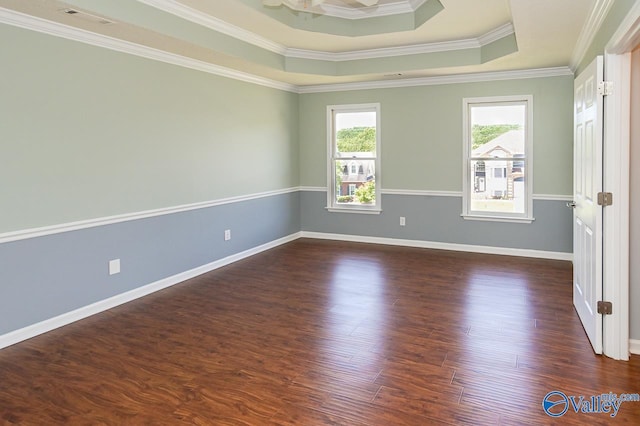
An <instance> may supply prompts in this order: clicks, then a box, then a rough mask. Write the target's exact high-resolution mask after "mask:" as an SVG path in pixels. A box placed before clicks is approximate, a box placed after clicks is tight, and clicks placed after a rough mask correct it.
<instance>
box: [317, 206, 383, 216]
mask: <svg viewBox="0 0 640 426" xmlns="http://www.w3.org/2000/svg"><path fill="white" fill-rule="evenodd" d="M325 208H326V209H327V211H329V212H331V213H359V214H380V213H382V210H381V209H380V208H371V209H363V208H357V207H350V208H345V207H342V208H340V207H325Z"/></svg>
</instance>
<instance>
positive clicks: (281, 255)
mask: <svg viewBox="0 0 640 426" xmlns="http://www.w3.org/2000/svg"><path fill="white" fill-rule="evenodd" d="M571 274H572V272H571V264H570V263H569V262H560V261H549V260H536V259H523V258H515V257H506V256H492V255H482V254H470V253H457V252H445V251H435V250H425V249H415V248H403V247H391V246H376V245H369V244H357V243H344V242H332V241H320V240H309V239H300V240H297V241H294V242H292V243H289V244H286V245H284V246H280V247H278V248H275V249H273V250H270V251H268V252H264V253H261V254H259V255H256V256H253V257H251V258H248V259H245V260H243V261H240V262H237V263H235V264H233V265H229V266H227V267H224V268H221V269H218V270H216V271H213V272H211V273H208V274H206V275H202V276H200V277H197V278H195V279H192V280H189V281H187V282H185V283H182V284H180V285H177V286H174V287H172V288H169V289H166V290H164V291H161V292H158V293H155V294H153V295H150V296H148V297H146V298H143V299H140V300H137V301H134V302H131V303H128V304H126V305H123V306H120V307H118V308H115V309H112V310H110V311H108V312H105V313H102V314H99V315H96V316H93V317H90V318H87V319H86V320H83V321H79V322H77V323H74V324H71V325H68V326H66V327H63V328H60V329H58V330H55V331H52V332H50V333H47V334H45V335H41V336H38V337H36V338H33V339H31V340H29V341H25V342H22V343H19V344H17V345H14V346H11V347H8V348H5V349H3V350H0V421H1V422H3V423H4V424H26V425H57V424H87V425H89V424H113V425H120V424H134V425H138V424H154V425H162V424H196V425H227V424H229V425H327V424H329V425H428V424H471V425H498V424H500V425H533V424H570V425H571V424H574V425H579V424H580V425H582V424H640V402H625V403H622V405H621V406H620V410H619V411H618V414H617V415H616V416H615V417H613V418H612V417H611V416H610V415H609V414H606V413H596V414H586V413H576V412H574V410H573V409H571V408H570V409H569V410H568V412H567V413H566V414H564V415H563V416H562V417H559V418H557V419H554V418H552V417H550V416H548V415H547V414H545V413H544V411H543V409H542V400H543V398H544V396H545V395H546V394H547V393H548V392H550V391H554V390H557V391H561V392H564V393H565V394H566V395H568V396H577V397H579V396H585V397H586V398H590V397H591V396H592V395H600V394H604V393H609V392H613V393H616V394H622V393H637V392H640V357H638V356H633V357H632V359H631V361H629V362H620V361H613V360H610V359H608V358H605V357H602V356H596V355H594V354H593V352H592V350H591V347H590V346H589V343H588V340H587V337H586V335H585V333H584V331H583V329H582V327H581V325H580V322H579V320H578V318H577V316H576V314H575V312H574V309H573V307H572V304H571Z"/></svg>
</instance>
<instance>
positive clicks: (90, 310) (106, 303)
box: [0, 232, 300, 349]
mask: <svg viewBox="0 0 640 426" xmlns="http://www.w3.org/2000/svg"><path fill="white" fill-rule="evenodd" d="M298 238H300V233H299V232H297V233H294V234H291V235H288V236H286V237H282V238H279V239H277V240H274V241H270V242H268V243H265V244H262V245H260V246H257V247H254V248H251V249H248V250H245V251H242V252H240V253H236V254H233V255H231V256H227V257H225V258H222V259H219V260H216V261H214V262H211V263H207V264H206V265H202V266H199V267H197V268H194V269H191V270H189V271H185V272H181V273H179V274H176V275H173V276H170V277H167V278H164V279H161V280H159V281H156V282H153V283H151V284H147V285H144V286H142V287H138V288H135V289H133V290H130V291H127V292H125V293H121V294H117V295H115V296H112V297H109V298H108V299H104V300H101V301H99V302H95V303H92V304H90V305H87V306H83V307H81V308H78V309H75V310H73V311H70V312H66V313H64V314H61V315H58V316H56V317H53V318H50V319H47V320H44V321H41V322H39V323H36V324H32V325H29V326H27V327H24V328H21V329H18V330H14V331H11V332H9V333H7V334H3V335H1V336H0V349H2V348H6V347H7V346H11V345H14V344H16V343H19V342H22V341H24V340H27V339H30V338H32V337H35V336H37V335H39V334H43V333H46V332H48V331H51V330H54V329H56V328H59V327H62V326H65V325H67V324H71V323H73V322H75V321H79V320H81V319H84V318H87V317H89V316H91V315H95V314H98V313H100V312H104V311H106V310H109V309H111V308H115V307H116V306H119V305H122V304H125V303H127V302H131V301H133V300H136V299H139V298H141V297H144V296H147V295H149V294H151V293H155V292H156V291H160V290H162V289H165V288H167V287H171V286H173V285H176V284H179V283H181V282H183V281H186V280H188V279H191V278H194V277H197V276H198V275H202V274H204V273H207V272H210V271H213V270H215V269H218V268H221V267H223V266H226V265H229V264H231V263H234V262H237V261H239V260H242V259H245V258H247V257H250V256H253V255H255V254H258V253H260V252H263V251H265V250H269V249H271V248H274V247H277V246H279V245H282V244H285V243H288V242H291V241H294V240H297V239H298Z"/></svg>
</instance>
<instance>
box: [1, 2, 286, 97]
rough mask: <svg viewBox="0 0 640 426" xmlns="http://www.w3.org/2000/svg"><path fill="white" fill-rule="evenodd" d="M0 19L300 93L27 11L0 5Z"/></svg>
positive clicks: (161, 60)
mask: <svg viewBox="0 0 640 426" xmlns="http://www.w3.org/2000/svg"><path fill="white" fill-rule="evenodd" d="M0 23H3V24H7V25H12V26H14V27H19V28H24V29H27V30H31V31H37V32H40V33H43V34H48V35H52V36H54V37H61V38H65V39H67V40H73V41H78V42H80V43H85V44H89V45H92V46H97V47H102V48H105V49H109V50H114V51H116V52H121V53H127V54H130V55H134V56H139V57H141V58H146V59H151V60H154V61H159V62H164V63H167V64H172V65H177V66H180V67H184V68H189V69H193V70H196V71H202V72H206V73H209V74H213V75H217V76H220V77H227V78H231V79H234V80H240V81H244V82H246V83H252V84H257V85H260V86H265V87H270V88H273V89H279V90H285V91H288V92H294V93H297V90H298V88H297V87H296V86H295V85H293V84H288V83H283V82H280V81H275V80H271V79H268V78H264V77H259V76H256V75H254V74H249V73H246V72H242V71H237V70H234V69H231V68H226V67H222V66H220V65H215V64H212V63H209V62H204V61H200V60H197V59H193V58H189V57H186V56H182V55H177V54H175V53H169V52H166V51H163V50H159V49H154V48H152V47H149V46H143V45H141V44H136V43H132V42H129V41H125V40H120V39H117V38H113V37H109V36H106V35H103V34H97V33H93V32H90V31H86V30H82V29H79V28H75V27H71V26H69V25H64V24H61V23H58V22H53V21H47V20H45V19H41V18H37V17H35V16H31V15H27V14H24V13H20V12H16V11H13V10H10V9H5V8H2V7H0Z"/></svg>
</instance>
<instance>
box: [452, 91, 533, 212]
mask: <svg viewBox="0 0 640 426" xmlns="http://www.w3.org/2000/svg"><path fill="white" fill-rule="evenodd" d="M482 104H485V105H494V106H500V105H509V104H524V105H525V108H526V112H525V116H526V124H525V127H526V129H525V142H524V148H525V157H524V159H521V158H520V157H518V161H522V162H523V163H524V170H525V175H524V192H525V203H524V208H525V211H524V213H509V212H486V211H479V210H471V191H472V190H473V187H472V185H471V178H470V176H469V173H470V167H469V165H470V163H471V161H472V160H473V158H472V157H471V114H470V109H471V107H472V106H477V105H482ZM462 115H463V138H462V139H463V141H462V144H463V151H462V152H463V159H462V160H463V162H462V164H463V166H462V182H463V191H462V198H463V200H462V201H463V202H462V206H463V207H462V215H461V216H462V217H463V218H464V219H467V220H488V221H499V222H521V223H531V222H532V221H534V220H535V219H534V218H533V95H516V96H490V97H481V98H464V99H463V100H462ZM485 167H488V164H487V165H485Z"/></svg>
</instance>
